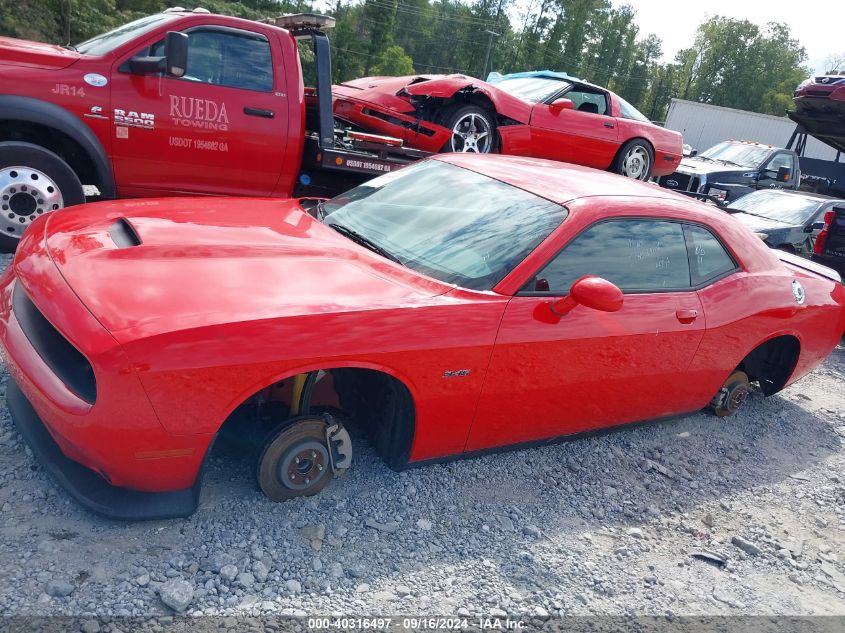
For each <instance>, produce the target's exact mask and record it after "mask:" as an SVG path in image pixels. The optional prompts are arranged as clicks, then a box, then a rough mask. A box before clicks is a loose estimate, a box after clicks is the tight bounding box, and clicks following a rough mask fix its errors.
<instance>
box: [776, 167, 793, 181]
mask: <svg viewBox="0 0 845 633" xmlns="http://www.w3.org/2000/svg"><path fill="white" fill-rule="evenodd" d="M791 179H792V170H791V169H790V168H789V167H778V174H777V176H775V180H777V181H778V182H789V181H790V180H791Z"/></svg>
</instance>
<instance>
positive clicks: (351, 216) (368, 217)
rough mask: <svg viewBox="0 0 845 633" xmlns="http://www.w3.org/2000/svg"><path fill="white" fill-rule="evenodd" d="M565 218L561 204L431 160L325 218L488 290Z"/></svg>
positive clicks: (372, 243) (331, 208)
mask: <svg viewBox="0 0 845 633" xmlns="http://www.w3.org/2000/svg"><path fill="white" fill-rule="evenodd" d="M566 213H567V212H566V209H565V208H564V207H562V206H560V205H559V204H555V203H553V202H550V201H548V200H546V199H544V198H540V197H539V196H535V195H534V194H531V193H528V192H527V191H524V190H522V189H518V188H516V187H512V186H511V185H507V184H505V183H503V182H500V181H498V180H493V179H492V178H489V177H487V176H483V175H482V174H479V173H477V172H474V171H470V170H468V169H463V168H461V167H456V166H454V165H450V164H448V163H444V162H441V161H438V160H428V161H423V162H420V163H417V164H416V165H412V166H410V167H405V168H404V169H402V170H400V171H397V172H393V173H390V174H385V175H384V176H380V177H379V178H376V179H374V180H371V181H369V182H367V183H364V184H363V185H360V186H358V187H356V188H354V189H352V190H351V191H348V192H346V193H344V194H342V195H340V196H338V197H337V198H333V199H332V200H329V201H327V202H326V203H324V204H323V206H322V211H321V218H322V219H323V222H324V223H325V224H326V225H328V226H333V227H334V228H335V229H336V230H337V231H338V232H339V233H341V234H344V235H346V236H347V237H349V238H350V239H353V240H355V241H358V242H359V243H361V244H362V245H364V246H367V247H368V248H371V249H372V250H375V251H376V252H379V253H381V254H382V255H384V256H386V257H389V258H390V259H393V260H395V261H398V262H399V263H401V264H402V265H404V266H407V267H408V268H411V269H412V270H415V271H417V272H419V273H421V274H424V275H427V276H429V277H433V278H435V279H438V280H440V281H443V282H446V283H451V284H457V285H459V286H463V287H464V288H469V289H471V290H490V289H492V288H493V287H494V286H495V285H496V284H497V283H498V282H499V281H501V280H502V279H503V278H504V277H505V275H507V274H508V273H509V272H510V271H511V270H513V268H514V267H515V266H516V265H517V264H519V262H521V261H522V260H523V259H525V257H526V256H527V255H528V254H529V253H530V252H531V251H532V250H534V248H536V247H537V245H538V244H539V243H540V242H542V241H543V240H544V239H545V238H546V237H548V235H549V234H550V233H551V232H552V231H553V230H554V229H555V228H556V227H557V226H558V225H559V224H560V223H561V222H562V221H563V220H564V218H565V217H566Z"/></svg>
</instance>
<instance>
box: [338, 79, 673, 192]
mask: <svg viewBox="0 0 845 633" xmlns="http://www.w3.org/2000/svg"><path fill="white" fill-rule="evenodd" d="M332 94H333V97H334V113H335V116H336V117H337V118H338V119H341V120H344V121H347V122H349V123H352V124H353V125H357V126H359V127H361V128H363V129H365V130H367V131H371V132H377V133H379V134H386V135H389V136H393V137H397V138H401V139H402V140H403V141H404V142H405V143H406V144H407V145H409V146H411V147H415V148H417V149H421V150H425V151H429V152H441V151H443V152H478V153H481V154H486V153H489V152H501V153H502V154H512V155H517V156H531V157H535V158H549V159H552V160H558V161H564V162H567V163H575V164H577V165H585V166H587V167H595V168H597V169H607V170H610V171H613V172H615V173H617V174H622V175H623V176H629V177H630V178H636V179H637V180H648V178H650V177H651V176H666V175H668V174H671V173H672V172H674V171H675V168H676V167H677V166H678V164H679V163H680V161H681V157H682V155H683V140H682V138H681V135H680V134H679V133H678V132H674V131H672V130H667V129H664V128H662V127H659V126H657V125H654V124H652V123H651V122H649V120H648V119H647V118H646V117H645V116H643V115H642V114H641V113H640V112H639V111H638V110H637V109H636V108H634V106H632V105H631V104H630V103H628V102H627V101H625V100H624V99H622V98H621V97H620V96H619V95H617V94H614V93H612V92H611V91H609V90H607V89H605V88H601V87H599V86H595V85H593V84H590V83H586V82H584V81H581V80H580V79H575V78H573V77H570V76H569V75H567V74H565V73H556V72H551V71H548V70H544V71H538V72H526V73H514V74H510V75H498V74H496V73H493V74H491V76H490V77H488V81H487V82H485V81H481V80H479V79H474V78H472V77H467V76H465V75H414V76H410V77H366V78H364V79H356V80H354V81H348V82H346V83H343V84H340V85H337V86H334V87H333V88H332Z"/></svg>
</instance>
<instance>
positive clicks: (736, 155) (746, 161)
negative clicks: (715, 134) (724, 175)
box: [698, 142, 772, 169]
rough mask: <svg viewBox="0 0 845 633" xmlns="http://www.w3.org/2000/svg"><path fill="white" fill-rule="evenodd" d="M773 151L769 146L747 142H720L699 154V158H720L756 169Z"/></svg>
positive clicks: (738, 165)
mask: <svg viewBox="0 0 845 633" xmlns="http://www.w3.org/2000/svg"><path fill="white" fill-rule="evenodd" d="M771 153H772V150H771V149H770V148H768V147H758V146H756V145H747V144H745V143H729V142H728V143H719V144H718V145H714V146H713V147H711V148H710V149H708V150H707V151H705V152H702V153H701V154H699V155H698V156H699V158H704V159H708V158H709V159H711V160H720V161H724V162H726V163H731V164H733V165H736V166H737V167H750V168H752V169H756V168H757V167H759V166H760V165H761V164H762V163H763V161H764V160H766V157H767V156H768V155H769V154H771Z"/></svg>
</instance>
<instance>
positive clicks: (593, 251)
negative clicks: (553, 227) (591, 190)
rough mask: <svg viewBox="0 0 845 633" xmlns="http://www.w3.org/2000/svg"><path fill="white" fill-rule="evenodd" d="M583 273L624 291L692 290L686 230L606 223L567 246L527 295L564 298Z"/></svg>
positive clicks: (649, 223)
mask: <svg viewBox="0 0 845 633" xmlns="http://www.w3.org/2000/svg"><path fill="white" fill-rule="evenodd" d="M584 275H597V276H599V277H603V278H605V279H607V280H608V281H611V282H613V283H614V284H616V285H617V286H619V288H620V289H622V291H623V292H653V291H661V290H671V289H676V290H677V289H686V288H689V287H690V269H689V260H688V258H687V247H686V244H685V241H684V232H683V228H682V227H681V224H680V223H679V222H670V221H663V220H641V219H625V220H608V221H606V222H601V223H599V224H596V225H594V226H592V227H590V228H588V229H587V230H586V231H584V232H583V233H581V234H580V235H578V236H577V237H576V238H575V239H573V240H572V241H571V242H569V243H568V244H567V245H566V246H565V247H564V248H563V250H562V251H561V252H560V253H558V255H557V256H556V257H555V258H554V259H553V260H552V261H551V262H549V263H548V264H547V265H546V267H545V268H543V270H542V271H541V272H540V273H539V274H538V275H537V277H536V278H535V279H533V280H532V281H531V282H530V284H529V286H528V287H526V288H524V290H525V291H529V292H530V291H536V290H545V289H546V288H547V287H548V290H549V292H551V293H554V294H566V293H568V292H569V288H570V287H571V286H572V284H573V283H574V282H575V281H576V280H577V279H578V278H580V277H583V276H584Z"/></svg>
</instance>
